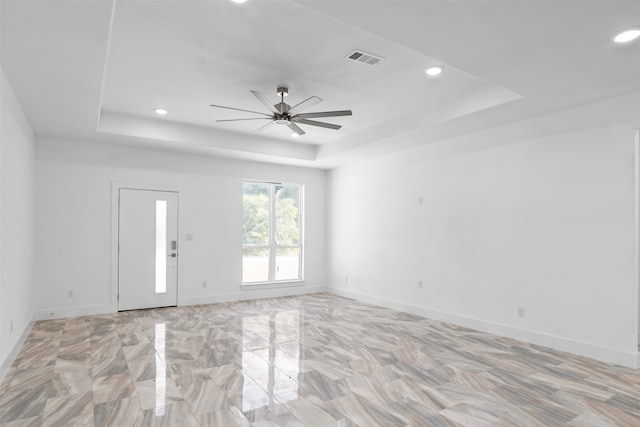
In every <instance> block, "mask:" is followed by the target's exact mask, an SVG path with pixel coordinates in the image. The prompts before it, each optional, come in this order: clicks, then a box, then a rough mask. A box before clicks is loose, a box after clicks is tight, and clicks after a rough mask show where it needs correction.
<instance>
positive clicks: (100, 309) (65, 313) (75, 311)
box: [35, 304, 117, 320]
mask: <svg viewBox="0 0 640 427" xmlns="http://www.w3.org/2000/svg"><path fill="white" fill-rule="evenodd" d="M116 311H117V309H116V307H114V306H112V305H109V304H103V305H83V306H79V307H60V308H49V309H46V310H38V311H36V312H35V319H36V320H51V319H63V318H65V317H77V316H92V315H94V314H107V313H115V312H116Z"/></svg>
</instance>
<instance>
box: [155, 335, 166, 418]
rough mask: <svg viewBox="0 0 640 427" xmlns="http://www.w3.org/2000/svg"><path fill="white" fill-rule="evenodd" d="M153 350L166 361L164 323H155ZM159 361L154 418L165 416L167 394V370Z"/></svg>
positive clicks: (157, 363)
mask: <svg viewBox="0 0 640 427" xmlns="http://www.w3.org/2000/svg"><path fill="white" fill-rule="evenodd" d="M155 332H156V334H155V349H156V352H157V354H158V356H159V357H158V358H159V359H160V360H166V354H165V350H166V348H165V345H166V334H167V331H166V326H165V324H164V323H157V324H156V330H155ZM160 360H156V378H155V382H156V408H155V410H156V416H160V415H164V414H165V402H166V393H167V368H166V367H165V366H164V363H162V362H161V361H160Z"/></svg>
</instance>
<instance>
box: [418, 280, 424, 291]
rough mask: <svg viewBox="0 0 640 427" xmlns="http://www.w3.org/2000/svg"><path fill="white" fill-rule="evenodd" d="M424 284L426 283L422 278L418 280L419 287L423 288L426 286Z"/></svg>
mask: <svg viewBox="0 0 640 427" xmlns="http://www.w3.org/2000/svg"><path fill="white" fill-rule="evenodd" d="M423 285H424V284H423V282H422V280H418V287H419V288H420V289H422V288H423V287H424V286H423Z"/></svg>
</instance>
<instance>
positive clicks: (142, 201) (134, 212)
mask: <svg viewBox="0 0 640 427" xmlns="http://www.w3.org/2000/svg"><path fill="white" fill-rule="evenodd" d="M118 201H119V209H118V310H119V311H122V310H134V309H139V308H151V307H167V306H172V305H177V303H178V246H177V244H178V193H174V192H170V191H153V190H133V189H124V188H121V189H120V190H119V198H118Z"/></svg>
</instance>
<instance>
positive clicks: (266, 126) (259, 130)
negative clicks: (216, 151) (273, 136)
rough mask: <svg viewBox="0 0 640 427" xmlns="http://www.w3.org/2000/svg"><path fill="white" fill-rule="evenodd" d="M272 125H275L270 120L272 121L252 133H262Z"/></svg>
mask: <svg viewBox="0 0 640 427" xmlns="http://www.w3.org/2000/svg"><path fill="white" fill-rule="evenodd" d="M274 123H275V122H274V121H273V120H272V121H270V122H269V123H267V124H266V125H264V126H260V127H259V128H258V129H256V130H254V131H253V133H259V132H262V131H263V130H265V129H267V128H270V127H271V126H273V124H274Z"/></svg>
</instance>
